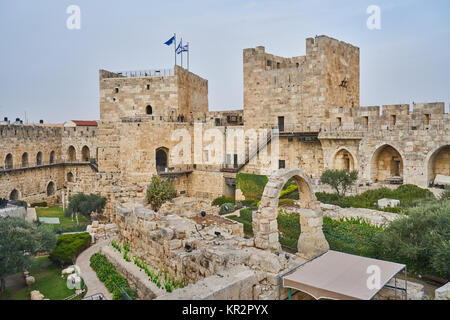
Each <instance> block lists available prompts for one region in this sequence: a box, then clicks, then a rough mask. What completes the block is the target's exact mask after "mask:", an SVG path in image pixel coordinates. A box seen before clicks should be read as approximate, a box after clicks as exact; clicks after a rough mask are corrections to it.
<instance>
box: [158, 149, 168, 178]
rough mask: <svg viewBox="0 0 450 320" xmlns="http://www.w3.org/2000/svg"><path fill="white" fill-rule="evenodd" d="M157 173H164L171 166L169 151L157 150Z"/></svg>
mask: <svg viewBox="0 0 450 320" xmlns="http://www.w3.org/2000/svg"><path fill="white" fill-rule="evenodd" d="M155 161H156V171H157V172H163V171H165V170H166V168H167V167H168V166H169V149H168V148H166V147H160V148H158V149H156V150H155Z"/></svg>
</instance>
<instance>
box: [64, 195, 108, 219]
mask: <svg viewBox="0 0 450 320" xmlns="http://www.w3.org/2000/svg"><path fill="white" fill-rule="evenodd" d="M105 205H106V198H103V197H101V196H98V195H96V194H92V193H91V194H89V195H87V194H84V193H81V192H80V193H77V194H76V195H74V196H70V197H69V206H68V208H67V209H66V211H65V215H66V216H70V215H72V216H73V214H74V213H81V214H82V215H84V216H86V217H89V215H90V214H91V213H92V212H97V213H102V212H103V209H104V208H105Z"/></svg>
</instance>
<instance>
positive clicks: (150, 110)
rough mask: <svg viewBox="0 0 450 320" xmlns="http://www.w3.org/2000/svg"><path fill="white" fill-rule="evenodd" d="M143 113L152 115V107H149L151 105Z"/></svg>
mask: <svg viewBox="0 0 450 320" xmlns="http://www.w3.org/2000/svg"><path fill="white" fill-rule="evenodd" d="M145 112H146V113H147V114H152V113H153V109H152V106H151V105H148V106H147V108H145Z"/></svg>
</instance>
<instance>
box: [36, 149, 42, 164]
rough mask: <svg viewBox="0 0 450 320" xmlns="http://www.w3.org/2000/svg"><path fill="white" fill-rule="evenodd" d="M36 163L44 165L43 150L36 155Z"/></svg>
mask: <svg viewBox="0 0 450 320" xmlns="http://www.w3.org/2000/svg"><path fill="white" fill-rule="evenodd" d="M36 165H37V166H40V165H42V152H40V151H39V152H38V154H37V155H36Z"/></svg>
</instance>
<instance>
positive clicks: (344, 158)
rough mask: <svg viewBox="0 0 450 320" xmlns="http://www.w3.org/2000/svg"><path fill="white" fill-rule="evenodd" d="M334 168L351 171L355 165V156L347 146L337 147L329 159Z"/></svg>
mask: <svg viewBox="0 0 450 320" xmlns="http://www.w3.org/2000/svg"><path fill="white" fill-rule="evenodd" d="M331 163H332V164H333V168H334V169H340V170H341V169H346V170H348V171H353V170H355V168H356V167H357V165H356V163H355V157H354V156H353V154H352V153H351V152H350V151H349V150H347V148H344V147H342V148H339V149H338V150H337V151H336V152H335V154H334V155H333V158H332V159H331Z"/></svg>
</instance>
